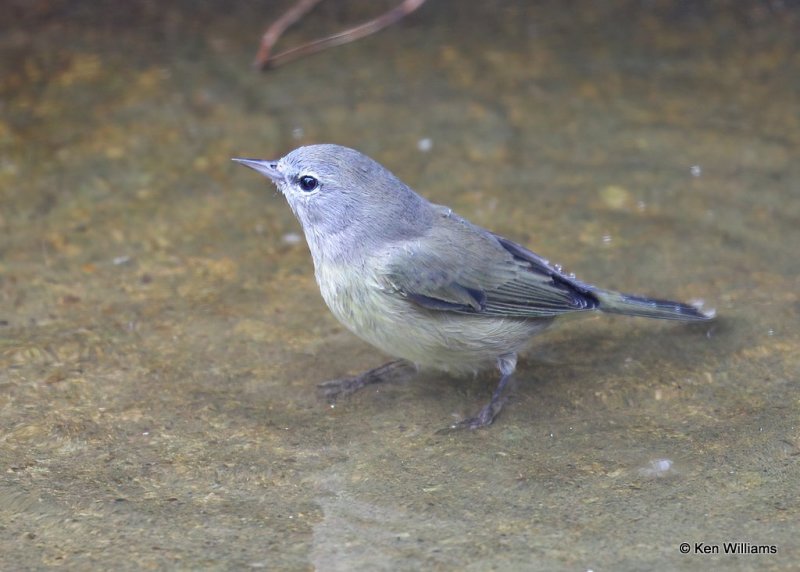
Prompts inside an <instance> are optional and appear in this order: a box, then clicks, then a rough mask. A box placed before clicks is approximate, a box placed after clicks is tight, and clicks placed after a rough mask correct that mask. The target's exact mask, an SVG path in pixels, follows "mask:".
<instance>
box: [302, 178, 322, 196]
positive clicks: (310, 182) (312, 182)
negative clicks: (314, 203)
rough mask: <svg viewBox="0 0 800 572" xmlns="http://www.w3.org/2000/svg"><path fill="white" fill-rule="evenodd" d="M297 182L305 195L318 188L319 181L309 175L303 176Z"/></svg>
mask: <svg viewBox="0 0 800 572" xmlns="http://www.w3.org/2000/svg"><path fill="white" fill-rule="evenodd" d="M298 182H299V183H300V188H301V189H303V190H304V191H305V192H307V193H310V192H311V191H313V190H314V189H316V188H317V187H319V181H318V180H317V179H315V178H314V177H312V176H310V175H303V176H302V177H300V178H299V179H298Z"/></svg>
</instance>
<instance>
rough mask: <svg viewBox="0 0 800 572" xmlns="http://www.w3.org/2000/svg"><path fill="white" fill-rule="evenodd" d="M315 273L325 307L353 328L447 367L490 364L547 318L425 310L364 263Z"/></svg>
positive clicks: (378, 343) (394, 352)
mask: <svg viewBox="0 0 800 572" xmlns="http://www.w3.org/2000/svg"><path fill="white" fill-rule="evenodd" d="M316 278H317V283H318V284H319V288H320V292H321V294H322V297H323V299H324V300H325V302H326V304H327V305H328V308H330V310H331V312H332V313H333V315H334V316H336V318H337V319H338V320H339V321H340V322H341V323H342V324H343V325H344V326H345V327H347V328H348V329H349V330H350V331H351V332H353V333H354V334H356V335H357V336H359V337H360V338H361V339H363V340H364V341H366V342H368V343H370V344H372V345H374V346H375V347H377V348H379V349H380V350H382V351H383V352H385V353H387V354H389V355H391V356H395V357H400V358H403V359H407V360H409V361H411V362H414V363H416V364H418V365H421V366H428V367H433V368H436V369H441V370H445V371H454V372H467V371H475V370H478V369H482V368H484V367H491V366H493V365H494V363H495V361H496V359H497V357H498V356H500V355H502V354H506V353H509V352H518V351H520V350H521V349H523V348H524V347H525V346H526V345H527V344H528V342H529V340H530V338H531V337H532V336H533V335H534V334H535V333H536V332H538V331H540V330H542V329H544V328H546V327H547V326H548V325H549V323H550V320H521V319H513V318H487V317H485V316H480V315H464V314H455V313H450V312H442V311H435V310H426V309H424V308H421V307H419V306H417V305H416V304H414V303H413V302H410V301H408V300H407V299H405V298H403V297H401V296H400V295H398V294H396V293H393V292H389V291H387V290H386V289H384V288H383V286H382V285H381V284H379V283H378V281H377V280H374V279H373V278H371V277H370V275H369V273H368V272H364V271H363V269H362V268H358V269H357V270H348V271H347V272H344V271H343V270H342V267H341V266H338V265H333V264H324V265H319V266H318V267H317V268H316Z"/></svg>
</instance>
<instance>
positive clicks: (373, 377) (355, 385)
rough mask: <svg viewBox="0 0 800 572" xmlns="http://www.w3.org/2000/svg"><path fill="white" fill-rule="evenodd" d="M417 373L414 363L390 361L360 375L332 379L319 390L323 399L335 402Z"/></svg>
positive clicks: (322, 384)
mask: <svg viewBox="0 0 800 572" xmlns="http://www.w3.org/2000/svg"><path fill="white" fill-rule="evenodd" d="M416 372H417V367H416V366H415V365H414V364H413V363H411V362H409V361H406V360H403V359H399V360H395V361H390V362H389V363H385V364H383V365H382V366H380V367H376V368H375V369H371V370H369V371H365V372H364V373H362V374H359V375H355V376H352V377H342V378H339V379H332V380H330V381H326V382H323V383H320V384H319V385H318V386H317V388H318V390H319V394H320V395H321V396H322V397H324V398H325V399H327V400H328V401H335V400H336V399H338V398H339V397H344V396H346V395H350V394H352V393H355V392H356V391H358V390H359V389H361V388H362V387H365V386H367V385H372V384H373V383H381V382H384V381H394V380H398V379H403V378H406V377H408V376H410V375H412V374H414V373H416Z"/></svg>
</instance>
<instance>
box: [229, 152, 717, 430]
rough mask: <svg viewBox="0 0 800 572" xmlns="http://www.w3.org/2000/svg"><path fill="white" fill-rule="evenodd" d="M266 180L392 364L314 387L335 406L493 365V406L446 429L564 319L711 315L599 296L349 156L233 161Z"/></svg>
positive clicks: (349, 317) (477, 420) (488, 417)
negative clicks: (371, 392)
mask: <svg viewBox="0 0 800 572" xmlns="http://www.w3.org/2000/svg"><path fill="white" fill-rule="evenodd" d="M233 161H235V162H237V163H239V164H241V165H244V166H247V167H250V168H252V169H254V170H256V171H257V172H259V173H260V174H262V175H264V176H265V177H267V178H268V179H269V180H270V181H272V182H273V183H274V184H275V185H276V186H277V188H278V190H279V191H280V192H281V193H282V194H283V196H284V197H285V198H286V201H287V202H288V204H289V207H290V208H291V210H292V211H293V213H294V215H295V216H296V217H297V219H298V221H299V222H300V224H301V226H302V228H303V232H304V235H305V238H306V242H307V244H308V248H309V250H310V252H311V256H312V259H313V262H314V274H315V277H316V281H317V284H318V286H319V290H320V293H321V295H322V298H323V299H324V301H325V303H326V304H327V306H328V308H329V309H330V311H331V312H332V313H333V315H334V316H335V317H336V318H337V319H338V320H339V321H340V322H341V323H342V324H343V325H344V326H345V327H346V328H347V329H349V330H350V331H351V332H353V333H354V334H355V335H356V336H358V337H360V338H361V339H363V340H364V341H366V342H368V343H369V344H371V345H373V346H375V347H376V348H378V349H380V350H381V351H382V352H384V353H386V354H388V355H390V356H393V357H394V358H395V359H394V360H393V361H390V362H389V363H387V364H385V365H382V366H380V367H377V368H375V369H372V370H369V371H367V372H365V373H362V374H360V375H356V376H351V377H345V378H342V379H336V380H332V381H329V382H326V383H323V384H321V386H320V387H321V389H322V391H323V393H324V395H326V396H327V397H329V398H331V399H336V398H337V397H341V396H342V395H347V394H350V393H352V392H354V391H357V390H358V389H361V388H362V387H364V386H367V385H369V384H372V383H377V382H380V381H384V380H386V379H391V378H393V377H396V376H400V375H408V374H410V373H412V372H414V371H416V370H418V369H419V368H432V369H435V370H441V371H444V372H448V373H452V374H455V375H460V374H465V373H468V372H473V373H474V372H477V371H481V370H484V369H487V368H491V367H496V368H497V370H498V371H499V374H500V379H499V381H498V383H497V386H496V388H495V390H494V392H493V393H492V397H491V399H490V401H489V402H488V403H487V404H486V405H484V406H483V407H482V408H481V409H480V410H479V411H478V412H477V413H476V414H475V415H473V416H471V417H468V418H466V419H463V420H462V421H460V422H457V423H452V424H450V425H449V426H448V428H449V429H478V428H481V427H486V426H488V425H490V424H492V422H493V421H494V420H495V418H496V417H497V415H498V414H499V412H500V411H501V409H502V407H503V404H504V403H505V401H506V398H505V397H504V390H505V388H506V386H507V385H508V382H509V380H510V379H511V377H512V374H513V373H514V370H515V368H516V364H517V357H518V355H519V353H520V352H521V351H522V350H524V349H525V348H526V347H527V346H528V345H529V342H530V340H531V338H532V337H534V336H535V335H536V334H539V333H540V332H542V331H543V330H545V329H546V328H548V327H549V326H551V325H552V324H553V323H554V322H556V321H557V319H558V318H559V317H561V316H564V315H567V314H579V313H590V312H605V313H610V314H623V315H627V316H638V317H645V318H656V319H664V320H676V321H684V322H695V321H706V320H710V319H712V318H714V315H715V312H714V311H713V310H705V309H703V307H702V303H700V302H698V303H689V304H687V303H682V302H674V301H669V300H662V299H653V298H647V297H643V296H637V295H633V294H624V293H620V292H615V291H612V290H605V289H602V288H599V287H597V286H594V285H592V284H589V283H586V282H582V281H580V280H578V279H577V278H575V277H574V275H572V274H567V273H565V272H564V271H563V270H562V269H561V268H560V267H559V266H557V265H552V264H550V263H549V262H548V261H547V260H546V259H545V258H542V257H541V256H539V255H538V254H535V253H534V252H533V251H531V250H529V249H527V248H525V247H524V246H522V245H520V244H518V243H516V242H514V241H512V240H509V239H508V238H505V237H503V236H500V235H498V234H495V233H493V232H491V231H489V230H486V229H484V228H482V227H480V226H477V225H475V224H473V223H471V222H469V221H468V220H467V219H465V218H463V217H461V216H459V215H457V214H456V213H455V212H454V211H453V210H452V209H451V208H449V207H447V206H443V205H438V204H435V203H432V202H430V201H428V200H427V199H426V198H424V197H422V196H421V195H419V194H417V193H416V192H415V191H414V190H412V189H411V188H410V187H409V186H408V185H406V184H405V183H403V182H402V181H401V180H400V179H399V178H397V177H396V176H395V175H394V174H393V173H391V172H390V171H389V170H388V169H386V168H385V167H384V166H383V165H381V164H380V163H378V162H377V161H375V160H373V159H371V158H370V157H368V156H367V155H365V154H363V153H361V152H359V151H357V150H355V149H351V148H348V147H343V146H340V145H334V144H317V145H308V146H303V147H299V148H297V149H295V150H293V151H291V152H290V153H288V154H287V155H286V156H284V157H283V158H281V159H279V160H261V159H246V158H235V159H233Z"/></svg>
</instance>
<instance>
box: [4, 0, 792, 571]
mask: <svg viewBox="0 0 800 572" xmlns="http://www.w3.org/2000/svg"><path fill="white" fill-rule="evenodd" d="M276 4H278V5H277V6H272V5H269V6H267V5H265V6H260V7H259V6H257V5H251V4H247V3H242V4H240V5H239V6H237V7H235V8H233V9H231V8H230V7H229V6H227V5H228V3H223V2H218V3H214V2H207V3H203V4H201V5H198V4H197V3H188V2H187V3H180V2H175V3H171V4H170V5H168V6H166V7H163V6H156V5H155V4H153V3H149V2H134V3H130V4H128V5H127V7H126V8H120V6H121V5H119V4H116V3H112V2H106V3H93V4H92V5H91V7H88V6H89V5H84V6H76V5H73V3H68V2H64V1H52V2H40V3H36V4H32V5H29V4H27V3H23V2H14V3H10V4H9V6H7V7H6V8H4V10H5V11H6V16H7V17H4V18H2V19H0V22H2V24H1V25H2V29H0V61H1V62H2V63H1V64H0V66H2V67H1V68H0V94H1V96H0V98H1V99H0V204H2V209H0V324H1V325H0V388H1V390H0V426H2V428H3V429H2V432H0V466H2V471H0V555H2V556H0V559H1V560H0V561H1V562H2V568H4V569H35V568H43V567H47V566H62V567H66V568H69V569H86V568H89V567H97V568H105V569H110V568H114V569H141V568H145V567H147V568H155V569H245V568H248V567H250V568H267V569H293V570H305V569H318V570H324V571H327V570H418V569H432V570H449V569H461V570H476V571H477V570H487V569H497V570H515V569H520V570H522V569H525V570H529V569H541V570H588V569H593V570H647V569H658V570H665V569H686V570H691V569H699V568H712V569H714V568H718V569H722V568H725V569H741V570H756V569H758V570H769V569H774V570H787V569H790V568H792V567H796V566H797V564H796V562H797V560H798V558H800V549H798V545H797V540H796V538H797V527H796V523H797V522H798V518H800V514H799V513H800V511H798V508H797V497H798V493H800V490H799V489H800V487H799V486H798V478H797V470H798V459H799V458H800V429H799V428H798V413H800V402H798V397H797V385H796V384H797V380H798V373H799V372H800V358H798V354H799V353H800V352H798V347H800V346H799V345H798V342H800V339H799V338H800V336H799V335H798V328H797V324H798V323H799V322H798V314H800V300H799V299H798V286H800V282H799V281H798V275H800V264H799V263H798V256H797V245H798V244H800V183H798V181H800V164H799V163H798V161H797V153H798V148H800V113H798V109H799V108H798V93H800V39H799V38H800V35H798V34H797V30H798V24H800V5H798V4H796V3H794V2H783V3H780V2H755V1H753V2H722V1H720V2H706V3H702V4H700V3H690V2H666V1H656V2H644V3H641V2H632V1H630V2H622V1H618V2H612V1H608V2H595V3H588V2H587V3H562V2H555V1H549V2H536V3H533V2H531V3H521V2H502V3H501V2H498V3H494V2H492V3H478V2H475V3H464V2H456V1H449V2H448V1H444V0H438V1H437V0H431V1H430V2H428V3H427V4H426V5H425V6H424V7H423V8H422V9H420V10H419V12H417V13H416V14H414V15H413V16H412V17H410V18H408V19H407V20H405V21H404V22H403V23H402V24H400V25H398V26H395V27H393V28H391V29H388V30H386V31H384V32H382V33H380V34H378V35H376V36H373V37H371V38H368V39H365V40H362V41H360V42H358V43H355V44H352V45H349V46H344V47H341V48H337V49H334V50H331V51H328V52H326V53H323V54H320V55H317V56H314V57H311V58H308V59H305V60H300V61H297V62H295V63H292V64H289V65H287V66H285V67H283V68H280V69H277V70H274V71H272V72H269V73H267V74H258V73H256V72H253V71H252V70H251V69H250V67H249V64H250V61H251V59H252V56H253V53H254V51H255V47H256V43H257V40H258V38H259V37H260V34H261V32H262V29H263V27H264V26H265V25H266V23H267V22H270V21H272V20H273V19H274V18H275V17H276V16H277V15H278V14H279V13H280V11H281V9H282V8H284V7H285V6H287V5H288V3H287V2H282V3H276ZM334 4H336V3H323V4H322V5H321V6H319V7H318V8H317V9H316V11H315V12H313V13H312V14H310V15H309V16H308V17H307V18H306V19H305V20H304V21H303V22H302V24H301V25H299V26H297V27H295V28H293V29H292V30H291V31H290V32H289V33H288V34H287V35H286V37H285V38H284V39H283V40H281V43H282V45H292V44H297V43H298V42H301V41H303V40H307V39H311V38H313V37H316V36H319V35H322V34H325V33H329V32H331V31H333V30H335V29H338V28H341V27H342V26H344V25H347V24H348V23H353V22H357V21H360V20H362V19H365V18H366V17H369V15H371V14H374V13H375V12H376V11H377V10H376V6H374V5H373V3H369V2H363V3H361V5H358V3H356V2H348V3H347V5H346V6H347V7H342V5H341V4H336V5H334ZM391 4H392V2H386V3H385V5H387V6H388V5H391ZM424 140H429V142H428V143H429V144H430V149H428V150H424V149H426V148H427V144H426V143H422V144H421V143H420V142H421V141H424ZM314 142H336V143H340V144H344V145H349V146H353V147H357V148H359V149H361V150H362V151H364V152H367V153H368V154H370V155H371V156H373V157H374V158H376V159H377V160H379V161H381V162H382V163H383V164H385V165H386V166H387V167H389V168H390V169H392V170H393V171H394V172H395V173H396V174H397V175H398V176H400V177H401V178H402V179H404V180H405V181H406V182H407V183H409V184H410V185H411V186H412V187H414V188H416V189H417V190H418V191H420V192H421V193H423V194H424V195H426V196H427V197H429V198H431V199H433V200H435V201H437V202H440V203H445V204H448V205H450V206H452V207H453V208H454V210H456V211H457V212H458V213H460V214H461V215H463V216H465V217H467V218H469V219H471V220H472V221H474V222H476V223H478V224H481V225H483V226H486V227H489V228H491V229H492V230H494V231H495V232H498V233H500V234H503V235H505V236H508V237H510V238H513V239H515V240H517V241H519V242H522V243H523V244H526V245H528V246H530V247H531V248H533V249H534V250H535V251H537V252H538V253H540V254H542V255H543V256H546V257H548V258H550V259H551V260H554V261H558V262H559V263H561V264H563V265H564V266H565V268H567V269H569V270H570V271H574V272H575V273H577V274H578V276H579V277H580V278H582V279H584V280H587V281H589V282H593V283H597V284H600V285H603V286H605V287H609V288H617V289H623V290H625V291H631V292H636V293H640V294H645V295H658V296H661V297H671V298H674V299H681V300H691V299H697V298H702V299H704V300H706V301H707V303H708V304H709V305H711V306H714V307H716V309H717V312H718V315H719V319H718V320H717V321H715V322H714V323H713V324H710V325H709V324H703V325H693V326H686V325H679V324H678V325H676V324H663V323H659V322H653V321H648V320H637V319H625V318H621V317H606V316H597V317H590V318H586V319H576V320H569V321H567V322H565V323H564V324H563V325H562V326H561V327H560V328H554V329H552V330H550V331H549V332H548V333H546V334H544V335H542V336H541V337H539V338H537V340H536V341H535V343H534V344H533V345H532V347H531V350H530V352H528V354H526V355H525V356H523V357H522V360H521V362H520V365H519V367H518V370H517V375H516V384H515V386H514V388H513V391H512V397H511V400H510V402H509V405H507V407H506V409H505V410H504V411H503V412H502V414H501V415H500V417H499V418H498V419H497V421H496V422H495V424H494V425H493V426H492V427H491V428H489V429H486V430H479V431H474V432H461V433H455V434H450V435H446V436H443V435H438V434H437V430H439V429H441V428H442V427H443V426H445V425H447V424H449V423H451V422H453V421H454V420H458V419H461V418H463V417H465V416H467V415H470V414H472V413H474V411H475V410H476V409H477V408H478V407H479V406H480V405H481V404H482V403H484V402H485V401H486V399H487V398H488V396H489V394H490V392H491V389H492V387H493V385H494V383H495V382H496V378H495V374H493V373H492V372H487V374H485V375H481V376H478V377H477V378H474V379H472V378H468V379H454V378H449V377H447V376H444V375H441V374H437V373H435V372H433V373H428V372H424V373H422V374H421V375H419V376H418V377H417V378H416V379H414V380H412V381H408V382H406V383H400V384H392V385H387V386H384V387H380V386H378V387H375V388H373V389H369V390H365V391H363V392H361V393H359V394H356V395H355V396H353V397H352V398H349V399H346V400H344V401H341V402H340V403H338V404H336V406H335V407H329V406H327V405H326V404H325V403H324V402H323V401H321V400H320V399H319V398H318V397H317V396H316V394H315V388H316V384H317V383H318V382H320V381H322V380H325V379H328V378H332V377H336V376H341V375H344V374H348V373H356V372H358V371H360V370H363V369H367V368H369V367H374V366H376V365H378V364H380V363H382V361H384V360H385V359H386V358H385V356H382V355H380V354H378V353H377V352H376V351H375V350H373V349H371V348H370V347H368V346H366V345H365V344H364V343H362V342H361V341H359V340H358V339H356V338H355V337H353V336H352V335H350V334H349V333H348V332H347V331H346V330H344V328H343V327H341V326H340V325H339V324H338V323H337V322H336V321H335V320H334V318H333V317H332V316H331V315H330V314H329V312H328V311H327V309H326V308H325V306H324V304H323V302H322V300H321V298H320V296H319V294H318V291H317V287H316V284H315V283H314V279H313V274H312V267H311V261H310V257H309V255H308V252H307V250H306V246H305V244H304V242H303V241H302V240H300V241H298V240H297V238H298V233H299V226H298V224H297V223H296V222H295V220H294V218H293V217H292V214H291V212H290V210H289V208H288V207H287V206H286V205H285V204H284V202H283V199H282V198H281V197H280V196H279V195H278V194H277V193H276V192H275V191H274V189H272V188H271V187H270V186H269V185H267V184H266V182H265V181H264V180H262V179H260V178H258V177H257V176H256V175H255V174H253V173H252V172H250V171H247V170H245V169H242V168H241V167H237V166H236V165H234V164H232V163H231V162H230V161H229V159H230V157H234V156H254V157H265V158H276V157H278V156H280V155H282V154H284V153H285V152H287V151H288V150H290V149H292V148H294V147H296V146H298V145H299V144H304V143H314ZM420 147H421V148H422V149H423V150H420ZM682 542H689V543H691V545H692V551H691V552H692V553H690V554H687V555H682V554H681V553H680V550H679V546H680V544H681V543H682ZM699 542H704V543H706V544H707V545H717V544H719V545H720V551H722V550H723V547H722V546H721V543H723V542H748V543H751V544H768V545H774V546H775V547H776V551H777V553H776V554H770V555H738V556H735V555H726V554H717V555H703V554H695V553H694V544H695V543H699Z"/></svg>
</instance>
